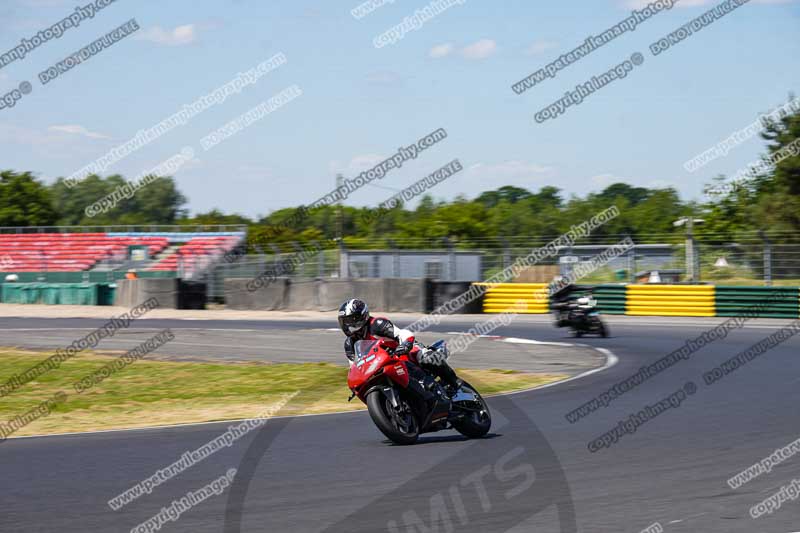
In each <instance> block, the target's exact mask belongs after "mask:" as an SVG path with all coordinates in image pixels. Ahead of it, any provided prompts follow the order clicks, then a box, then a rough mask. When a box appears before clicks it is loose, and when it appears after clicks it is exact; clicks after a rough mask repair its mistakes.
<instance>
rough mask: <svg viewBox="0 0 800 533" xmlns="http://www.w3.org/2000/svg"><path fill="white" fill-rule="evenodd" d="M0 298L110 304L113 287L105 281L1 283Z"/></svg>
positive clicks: (7, 300) (56, 303)
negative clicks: (102, 282)
mask: <svg viewBox="0 0 800 533" xmlns="http://www.w3.org/2000/svg"><path fill="white" fill-rule="evenodd" d="M0 300H1V301H2V302H3V303H11V304H48V305H59V304H60V305H112V304H113V302H114V288H113V287H111V286H110V285H109V284H107V283H104V284H101V283H3V284H2V286H1V287H0Z"/></svg>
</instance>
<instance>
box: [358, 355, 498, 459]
mask: <svg viewBox="0 0 800 533" xmlns="http://www.w3.org/2000/svg"><path fill="white" fill-rule="evenodd" d="M424 349H428V350H436V351H441V352H442V353H445V354H446V345H445V343H444V341H438V342H436V343H434V344H433V345H431V346H429V347H424ZM414 350H419V347H415V348H414ZM415 354H416V353H415V352H413V351H412V353H411V354H407V355H400V356H396V355H394V350H393V347H392V346H391V345H390V343H387V341H383V340H362V341H358V342H356V345H355V358H354V360H353V365H352V366H351V367H350V372H349V373H348V375H347V386H348V387H349V388H350V390H351V391H352V396H350V400H352V399H353V398H354V397H356V396H357V397H358V399H359V400H361V401H362V402H364V403H365V404H366V405H367V409H368V410H369V415H370V417H371V418H372V421H373V422H374V423H375V425H376V426H377V427H378V429H379V430H380V431H381V432H382V433H383V434H384V435H386V436H387V437H388V438H389V440H391V441H392V442H394V443H396V444H414V443H415V442H416V441H417V438H418V437H419V435H420V434H422V433H430V432H434V431H441V430H443V429H449V428H453V429H455V430H456V431H458V432H459V433H461V434H462V435H464V436H466V437H470V438H477V437H482V436H484V435H486V434H487V433H488V432H489V428H490V427H491V425H492V416H491V414H490V413H489V407H488V406H487V405H486V402H485V401H484V399H483V398H482V397H481V395H480V394H479V393H478V391H476V390H475V389H474V388H473V387H472V386H471V385H470V384H469V383H467V382H464V383H463V385H462V386H461V388H460V389H459V390H458V391H456V393H455V394H454V395H453V396H452V398H451V397H449V396H448V395H447V392H446V391H445V389H444V386H443V385H441V384H440V383H439V381H437V380H436V379H435V378H434V377H433V376H431V375H430V374H429V373H427V372H425V371H424V370H423V369H422V368H421V367H419V366H418V365H417V364H415V363H414V360H415V359H414V358H412V356H414V355H415Z"/></svg>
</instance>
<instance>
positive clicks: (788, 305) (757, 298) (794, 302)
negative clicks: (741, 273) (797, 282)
mask: <svg viewBox="0 0 800 533" xmlns="http://www.w3.org/2000/svg"><path fill="white" fill-rule="evenodd" d="M764 304H768V305H766V306H765V307H764V308H763V309H760V310H759V316H762V317H764V318H798V317H800V289H798V288H797V287H739V286H726V285H719V286H717V290H716V308H717V316H724V317H730V316H740V315H742V314H743V313H745V312H747V311H752V309H753V307H754V306H756V305H764Z"/></svg>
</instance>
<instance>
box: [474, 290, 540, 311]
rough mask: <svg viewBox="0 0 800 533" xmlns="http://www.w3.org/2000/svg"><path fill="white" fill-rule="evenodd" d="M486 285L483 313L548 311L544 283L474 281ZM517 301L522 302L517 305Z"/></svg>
mask: <svg viewBox="0 0 800 533" xmlns="http://www.w3.org/2000/svg"><path fill="white" fill-rule="evenodd" d="M475 285H480V286H483V287H486V294H485V295H484V297H483V312H484V313H526V314H538V315H541V314H546V313H549V312H550V300H549V298H548V297H547V284H546V283H475ZM518 302H524V305H522V306H521V307H519V306H518V305H519V304H518Z"/></svg>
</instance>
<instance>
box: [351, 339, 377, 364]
mask: <svg viewBox="0 0 800 533" xmlns="http://www.w3.org/2000/svg"><path fill="white" fill-rule="evenodd" d="M376 344H378V341H375V340H372V341H357V342H356V345H355V351H356V357H355V360H356V361H358V360H359V359H361V358H362V357H366V356H367V355H369V352H370V351H372V348H374V347H375V345H376Z"/></svg>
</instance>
